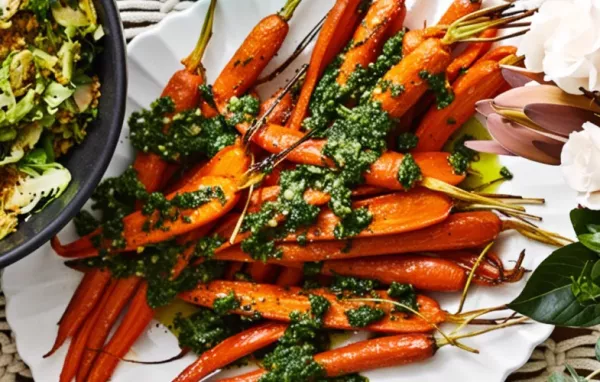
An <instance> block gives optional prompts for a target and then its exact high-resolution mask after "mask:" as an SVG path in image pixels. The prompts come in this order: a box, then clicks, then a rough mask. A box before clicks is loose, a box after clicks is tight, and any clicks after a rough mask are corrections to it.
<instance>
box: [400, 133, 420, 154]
mask: <svg viewBox="0 0 600 382" xmlns="http://www.w3.org/2000/svg"><path fill="white" fill-rule="evenodd" d="M418 143H419V137H417V136H416V135H415V134H414V133H410V132H406V133H402V134H400V135H398V139H397V140H396V151H398V152H399V153H407V152H409V151H410V150H412V149H414V148H415V147H417V144H418Z"/></svg>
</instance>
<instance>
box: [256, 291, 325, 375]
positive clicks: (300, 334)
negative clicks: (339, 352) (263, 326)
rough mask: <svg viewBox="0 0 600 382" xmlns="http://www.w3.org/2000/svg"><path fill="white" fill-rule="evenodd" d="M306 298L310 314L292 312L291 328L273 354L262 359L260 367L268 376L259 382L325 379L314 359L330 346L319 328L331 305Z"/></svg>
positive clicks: (320, 367)
mask: <svg viewBox="0 0 600 382" xmlns="http://www.w3.org/2000/svg"><path fill="white" fill-rule="evenodd" d="M308 298H309V301H310V306H311V309H310V311H309V312H307V313H300V312H292V313H291V314H290V320H291V323H290V326H289V327H288V329H287V330H286V331H285V333H284V335H283V336H282V337H281V338H280V339H279V341H278V343H277V346H276V347H275V349H274V350H273V352H271V353H269V354H267V355H266V356H265V358H264V360H263V367H264V368H265V369H266V370H267V373H266V374H265V375H263V376H262V377H261V378H260V381H261V382H279V381H324V380H326V379H324V378H325V376H326V373H325V369H324V368H323V366H321V365H320V364H319V363H317V362H316V361H315V360H314V358H313V356H314V355H315V354H316V353H318V352H321V351H324V350H326V349H327V348H328V347H329V337H328V336H327V333H326V332H324V331H323V330H321V329H322V327H323V320H322V318H323V316H324V315H325V313H327V310H328V309H329V306H330V303H329V301H327V299H325V298H324V297H321V296H317V295H309V296H308Z"/></svg>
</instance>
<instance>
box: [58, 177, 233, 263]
mask: <svg viewBox="0 0 600 382" xmlns="http://www.w3.org/2000/svg"><path fill="white" fill-rule="evenodd" d="M208 187H211V188H214V187H219V188H220V189H221V190H222V191H223V195H224V196H225V197H224V198H223V199H222V200H218V199H212V200H211V201H209V202H207V203H206V204H203V205H201V206H200V207H198V208H195V209H185V210H182V211H181V217H182V218H184V219H185V221H184V220H182V219H177V220H176V221H172V220H170V219H166V220H165V222H164V225H163V228H161V229H154V230H151V231H149V232H147V229H145V227H146V226H147V222H148V221H154V222H155V221H157V219H158V216H159V215H158V212H155V213H153V214H152V215H150V216H145V215H143V214H142V212H140V211H136V212H134V213H132V214H130V215H128V216H126V217H125V218H124V219H123V224H124V229H123V237H124V238H125V240H126V245H125V246H124V247H123V248H120V249H118V252H129V251H135V250H136V249H137V248H139V247H143V246H145V245H149V244H153V243H159V242H161V241H165V240H169V239H171V238H173V237H176V236H179V235H182V234H184V233H187V232H190V231H192V230H194V229H197V228H200V227H202V226H204V225H206V224H209V223H211V222H213V221H215V220H216V219H218V218H220V217H221V216H223V215H225V214H226V213H227V212H229V211H230V210H231V209H232V208H233V207H234V206H235V204H236V203H237V201H238V200H239V194H238V192H237V191H238V190H237V182H236V180H233V179H231V178H227V177H222V176H205V177H202V178H201V179H199V180H198V181H197V182H195V183H194V184H187V185H186V186H184V187H183V188H182V189H180V190H178V191H176V192H175V193H172V194H170V195H168V196H167V199H168V200H171V199H173V198H174V197H175V196H177V195H178V194H180V193H182V194H183V193H187V192H192V191H197V190H199V189H202V188H208ZM91 237H93V236H85V237H83V238H81V239H80V240H78V241H76V242H75V243H72V244H68V245H65V246H62V245H60V243H58V244H56V243H55V246H57V245H60V246H61V250H60V251H57V253H58V254H59V255H61V256H63V257H80V258H84V257H91V256H97V255H98V251H97V250H96V249H95V248H94V246H93V245H92V242H91ZM82 242H83V243H89V244H88V245H87V250H86V251H72V250H71V249H72V247H71V246H72V245H76V246H77V247H79V246H81V245H83V244H82Z"/></svg>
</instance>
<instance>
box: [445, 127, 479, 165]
mask: <svg viewBox="0 0 600 382" xmlns="http://www.w3.org/2000/svg"><path fill="white" fill-rule="evenodd" d="M472 139H474V138H473V137H472V136H470V135H464V136H462V137H461V138H460V139H459V140H457V141H456V142H455V143H454V147H453V149H452V154H451V155H450V157H448V162H449V163H450V165H451V166H452V168H453V169H454V172H455V173H456V174H464V173H466V172H467V169H468V168H469V165H470V164H471V162H473V161H477V160H479V156H478V155H477V152H476V151H474V150H471V149H470V148H468V147H466V146H465V141H469V140H472Z"/></svg>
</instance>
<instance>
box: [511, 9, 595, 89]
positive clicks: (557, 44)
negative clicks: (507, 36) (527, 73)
mask: <svg viewBox="0 0 600 382" xmlns="http://www.w3.org/2000/svg"><path fill="white" fill-rule="evenodd" d="M598 25H600V1H599V0H546V1H544V2H543V3H542V5H541V6H540V8H539V11H538V12H537V13H536V14H534V15H533V16H532V17H531V29H530V31H529V32H528V33H527V34H525V36H523V39H522V41H521V43H520V44H519V51H518V54H520V55H525V66H526V67H527V69H529V70H531V71H534V72H544V73H545V74H546V79H547V80H552V81H554V82H556V84H557V85H558V86H559V87H560V88H562V89H563V90H564V91H566V92H567V93H571V94H581V91H580V90H579V88H580V87H584V88H585V89H588V90H600V78H599V73H598V72H599V71H600V28H599V27H598Z"/></svg>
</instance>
